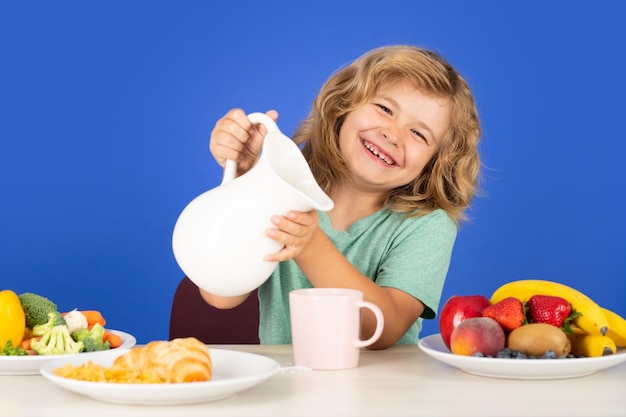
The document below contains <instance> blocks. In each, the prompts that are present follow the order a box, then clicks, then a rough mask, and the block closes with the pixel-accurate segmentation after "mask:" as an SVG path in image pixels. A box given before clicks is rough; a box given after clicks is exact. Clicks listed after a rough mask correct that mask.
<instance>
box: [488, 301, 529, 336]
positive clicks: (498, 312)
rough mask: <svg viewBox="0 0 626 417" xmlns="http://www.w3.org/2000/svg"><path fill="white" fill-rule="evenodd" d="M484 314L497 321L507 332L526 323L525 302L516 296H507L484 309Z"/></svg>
mask: <svg viewBox="0 0 626 417" xmlns="http://www.w3.org/2000/svg"><path fill="white" fill-rule="evenodd" d="M482 315H483V316H484V317H490V318H492V319H494V320H495V321H497V322H498V323H499V324H500V326H502V328H503V329H504V331H506V332H510V331H512V330H515V329H517V328H518V327H520V326H521V325H522V324H524V320H525V318H526V317H525V316H524V304H523V303H522V302H521V301H520V300H518V299H517V298H515V297H507V298H504V299H502V300H500V301H498V302H497V303H496V304H492V305H490V306H487V307H485V308H484V309H483V311H482Z"/></svg>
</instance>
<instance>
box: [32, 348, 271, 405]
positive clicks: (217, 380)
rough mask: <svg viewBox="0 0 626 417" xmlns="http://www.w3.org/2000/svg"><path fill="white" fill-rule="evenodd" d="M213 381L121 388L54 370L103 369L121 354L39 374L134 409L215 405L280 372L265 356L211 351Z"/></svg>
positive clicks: (75, 359) (75, 361)
mask: <svg viewBox="0 0 626 417" xmlns="http://www.w3.org/2000/svg"><path fill="white" fill-rule="evenodd" d="M209 352H210V354H211V362H212V364H213V377H212V379H211V380H210V381H206V382H188V383H177V384H120V383H113V382H87V381H79V380H75V379H70V378H63V377H60V376H58V375H56V374H55V373H54V369H56V368H59V367H61V366H63V365H65V364H66V363H69V364H71V365H72V366H78V365H81V364H83V363H85V362H86V361H87V360H88V359H89V360H92V361H93V362H94V363H98V364H100V365H102V366H107V367H108V366H111V365H112V363H113V361H114V360H115V358H116V357H118V356H119V355H121V354H122V352H115V351H110V354H109V355H99V356H97V357H91V358H84V357H80V356H73V357H71V358H67V359H65V360H57V361H52V362H48V363H46V364H45V365H43V366H42V367H41V374H42V375H43V376H44V377H45V378H47V379H49V380H50V381H52V382H54V383H55V384H57V385H59V386H61V387H63V388H65V389H68V390H70V391H74V392H77V393H79V394H83V395H86V396H88V397H91V398H93V399H95V400H99V401H105V402H111V403H120V404H136V405H179V404H194V403H201V402H209V401H217V400H221V399H224V398H227V397H230V396H231V395H233V394H235V393H237V392H240V391H243V390H246V389H248V388H251V387H253V386H254V385H257V384H259V383H261V382H263V381H265V380H266V379H268V378H270V377H271V376H273V375H274V374H275V373H276V372H277V371H278V370H279V368H280V366H279V364H278V362H276V361H275V360H273V359H270V358H268V357H265V356H261V355H256V354H253V353H246V352H237V351H231V350H220V349H210V351H209Z"/></svg>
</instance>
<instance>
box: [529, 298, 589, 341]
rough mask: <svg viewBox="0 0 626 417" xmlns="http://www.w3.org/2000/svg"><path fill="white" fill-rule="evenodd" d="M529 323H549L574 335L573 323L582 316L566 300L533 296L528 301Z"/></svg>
mask: <svg viewBox="0 0 626 417" xmlns="http://www.w3.org/2000/svg"><path fill="white" fill-rule="evenodd" d="M526 311H527V315H528V321H529V322H533V323H547V324H551V325H553V326H555V327H560V328H561V329H563V331H564V332H565V333H566V334H571V333H572V327H571V321H572V320H573V319H574V318H576V317H578V316H580V313H578V312H576V311H574V310H573V309H572V305H571V304H570V303H569V301H567V300H566V299H564V298H562V297H558V296H554V295H540V294H539V295H533V296H532V297H530V298H529V299H528V301H526Z"/></svg>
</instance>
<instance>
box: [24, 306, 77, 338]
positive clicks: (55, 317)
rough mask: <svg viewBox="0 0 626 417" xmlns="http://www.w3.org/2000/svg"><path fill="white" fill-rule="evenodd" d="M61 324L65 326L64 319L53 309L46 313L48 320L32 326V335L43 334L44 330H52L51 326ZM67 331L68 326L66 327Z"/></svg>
mask: <svg viewBox="0 0 626 417" xmlns="http://www.w3.org/2000/svg"><path fill="white" fill-rule="evenodd" d="M56 326H63V327H67V323H65V319H64V318H63V316H62V315H61V313H59V312H58V311H53V312H50V313H48V321H46V322H45V323H44V324H38V325H36V326H35V327H33V336H43V335H44V334H45V333H46V332H49V331H50V330H52V328H53V327H56ZM67 331H68V333H69V328H68V330H67Z"/></svg>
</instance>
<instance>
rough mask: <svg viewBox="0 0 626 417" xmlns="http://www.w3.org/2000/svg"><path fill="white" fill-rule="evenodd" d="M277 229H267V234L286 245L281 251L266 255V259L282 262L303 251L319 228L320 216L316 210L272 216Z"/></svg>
mask: <svg viewBox="0 0 626 417" xmlns="http://www.w3.org/2000/svg"><path fill="white" fill-rule="evenodd" d="M272 223H274V224H275V225H276V227H277V229H273V228H272V229H267V230H266V232H265V233H266V235H267V236H269V237H271V238H272V239H274V240H275V241H277V242H279V243H282V244H283V245H285V246H284V247H283V248H282V249H281V250H280V251H278V252H276V253H272V254H269V255H266V256H265V260H266V261H270V262H282V261H286V260H289V259H292V258H294V257H295V256H298V255H300V254H301V253H303V252H304V251H305V250H306V249H307V248H308V246H309V244H310V243H311V241H312V240H313V236H314V235H315V231H316V230H317V229H318V224H319V216H318V214H317V212H316V211H315V210H311V211H308V212H300V211H290V212H288V213H287V215H286V216H272Z"/></svg>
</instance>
